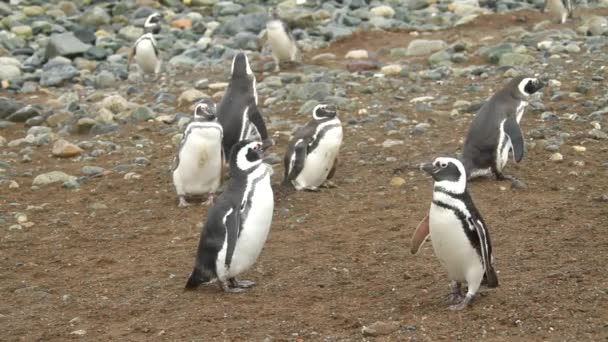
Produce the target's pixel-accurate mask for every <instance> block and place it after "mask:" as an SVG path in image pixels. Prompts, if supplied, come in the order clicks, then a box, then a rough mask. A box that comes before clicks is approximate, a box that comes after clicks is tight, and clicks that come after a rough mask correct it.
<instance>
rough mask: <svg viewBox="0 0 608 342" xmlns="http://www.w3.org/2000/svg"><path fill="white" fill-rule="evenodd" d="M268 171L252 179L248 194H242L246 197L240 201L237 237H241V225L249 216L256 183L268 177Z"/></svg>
mask: <svg viewBox="0 0 608 342" xmlns="http://www.w3.org/2000/svg"><path fill="white" fill-rule="evenodd" d="M268 172H269V171H268V170H266V171H264V173H262V175H260V176H259V177H257V178H254V179H253V181H252V182H251V189H250V190H249V193H247V194H243V195H244V196H247V198H245V199H244V201H242V202H241V203H242V204H241V210H240V214H241V222H242V223H241V227H239V236H240V235H241V231H242V230H243V224H244V222H245V221H246V220H247V216H249V210H250V209H251V206H252V204H253V203H252V199H253V193H254V192H255V189H256V187H257V186H258V183H260V182H261V181H262V180H263V179H264V178H265V177H266V176H267V175H268ZM243 204H244V205H243Z"/></svg>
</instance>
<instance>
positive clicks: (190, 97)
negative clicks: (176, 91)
mask: <svg viewBox="0 0 608 342" xmlns="http://www.w3.org/2000/svg"><path fill="white" fill-rule="evenodd" d="M208 97H209V95H207V94H205V93H203V92H202V91H200V90H197V89H194V88H190V89H188V90H186V91H184V92H183V93H182V94H181V95H180V96H179V98H178V99H177V106H178V107H180V106H182V105H191V104H192V103H194V102H196V101H198V100H200V99H203V98H208Z"/></svg>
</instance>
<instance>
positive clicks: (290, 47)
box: [266, 8, 302, 72]
mask: <svg viewBox="0 0 608 342" xmlns="http://www.w3.org/2000/svg"><path fill="white" fill-rule="evenodd" d="M266 36H267V39H268V43H269V44H270V48H271V50H272V57H273V59H274V63H275V70H274V71H275V72H279V71H280V70H281V68H280V64H281V63H282V62H293V63H300V62H301V61H302V55H301V53H300V50H299V49H298V45H297V44H296V40H295V39H294V37H293V35H292V34H291V30H290V29H289V27H287V25H286V24H285V23H284V22H283V21H282V20H281V18H279V13H278V11H277V9H276V8H272V9H271V10H270V19H269V20H268V21H267V22H266Z"/></svg>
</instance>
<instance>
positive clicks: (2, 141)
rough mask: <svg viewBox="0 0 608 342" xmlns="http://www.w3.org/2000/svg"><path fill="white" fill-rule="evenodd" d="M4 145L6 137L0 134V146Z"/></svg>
mask: <svg viewBox="0 0 608 342" xmlns="http://www.w3.org/2000/svg"><path fill="white" fill-rule="evenodd" d="M4 145H6V138H5V137H3V136H1V135H0V147H2V146H4Z"/></svg>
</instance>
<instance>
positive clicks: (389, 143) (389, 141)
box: [382, 139, 403, 148]
mask: <svg viewBox="0 0 608 342" xmlns="http://www.w3.org/2000/svg"><path fill="white" fill-rule="evenodd" d="M397 145H403V140H394V139H386V140H385V141H384V142H383V143H382V147H384V148H389V147H393V146H397Z"/></svg>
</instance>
